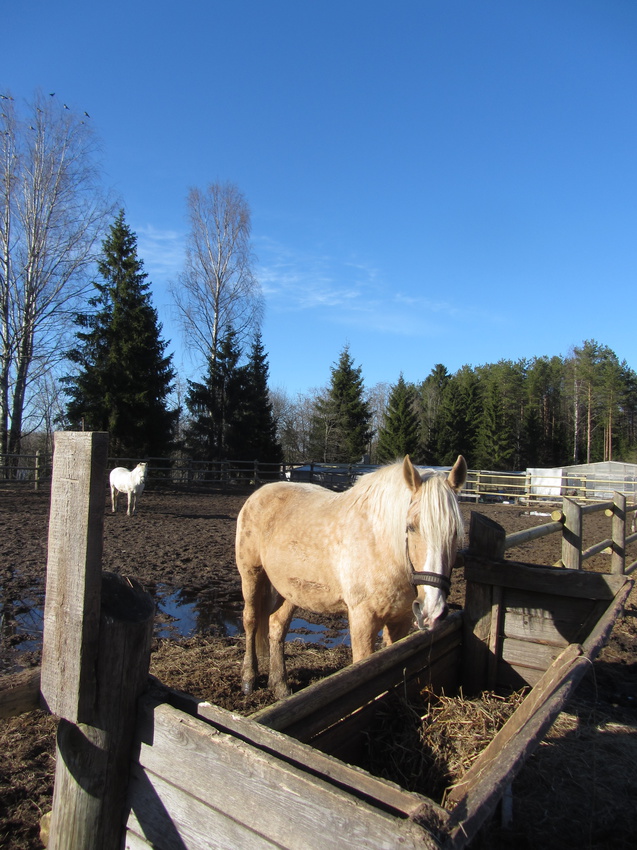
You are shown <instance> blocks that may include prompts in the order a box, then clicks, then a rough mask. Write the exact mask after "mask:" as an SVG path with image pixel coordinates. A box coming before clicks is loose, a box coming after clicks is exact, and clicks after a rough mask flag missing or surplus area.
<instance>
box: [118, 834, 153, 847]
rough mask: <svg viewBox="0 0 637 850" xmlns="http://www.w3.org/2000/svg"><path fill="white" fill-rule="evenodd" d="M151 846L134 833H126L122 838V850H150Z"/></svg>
mask: <svg viewBox="0 0 637 850" xmlns="http://www.w3.org/2000/svg"><path fill="white" fill-rule="evenodd" d="M152 846H153V845H152V844H149V843H148V841H146V840H145V839H144V838H142V837H141V836H139V835H135V833H134V832H126V835H125V836H124V850H152Z"/></svg>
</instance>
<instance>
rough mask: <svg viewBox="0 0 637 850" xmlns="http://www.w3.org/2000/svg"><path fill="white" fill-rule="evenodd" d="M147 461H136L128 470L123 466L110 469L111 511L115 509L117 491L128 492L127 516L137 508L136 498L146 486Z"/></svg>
mask: <svg viewBox="0 0 637 850" xmlns="http://www.w3.org/2000/svg"><path fill="white" fill-rule="evenodd" d="M147 470H148V464H147V463H138V464H137V466H136V467H135V469H133V471H132V472H130V471H129V470H128V469H125V468H124V467H123V466H117V467H115V469H113V470H112V471H111V474H110V483H111V507H112V509H113V513H115V512H116V511H117V493H118V492H119V493H127V494H128V510H127V511H126V513H127V514H128V516H132V515H133V514H134V513H135V510H136V508H137V499H138V498H139V497H140V496H141V494H142V493H143V492H144V487H145V486H146V475H147Z"/></svg>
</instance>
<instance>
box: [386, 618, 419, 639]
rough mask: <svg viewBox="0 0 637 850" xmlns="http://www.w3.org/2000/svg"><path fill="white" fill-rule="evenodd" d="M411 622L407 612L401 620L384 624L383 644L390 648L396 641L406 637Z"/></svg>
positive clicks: (412, 619)
mask: <svg viewBox="0 0 637 850" xmlns="http://www.w3.org/2000/svg"><path fill="white" fill-rule="evenodd" d="M413 622H414V618H413V615H412V614H411V612H409V613H408V614H406V615H405V617H403V619H402V620H397V621H396V620H395V621H394V622H392V623H386V624H385V627H384V628H383V644H384V645H385V646H390V645H391V644H392V643H396V641H397V640H400V639H401V638H404V637H406V635H408V634H409V632H410V631H411V627H412V625H413Z"/></svg>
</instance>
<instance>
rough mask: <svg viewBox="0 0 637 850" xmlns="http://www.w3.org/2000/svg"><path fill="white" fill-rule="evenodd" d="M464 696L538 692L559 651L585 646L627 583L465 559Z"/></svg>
mask: <svg viewBox="0 0 637 850" xmlns="http://www.w3.org/2000/svg"><path fill="white" fill-rule="evenodd" d="M465 579H466V582H467V584H466V602H465V627H464V628H465V645H464V650H463V671H464V672H463V677H462V682H463V689H464V691H465V693H468V694H471V693H475V692H477V691H479V690H481V689H483V688H485V687H487V688H493V689H502V688H504V689H506V688H520V687H522V686H523V685H525V684H526V685H535V684H536V682H538V681H539V679H540V678H541V676H542V674H543V673H544V671H545V670H546V669H547V668H548V667H549V666H550V665H551V663H552V662H553V660H554V659H555V658H556V657H557V656H558V655H559V653H560V652H561V651H562V649H563V648H564V647H566V646H568V645H569V644H570V643H582V642H583V641H584V640H585V639H586V638H587V637H588V635H589V633H590V631H591V629H592V628H593V626H594V625H595V624H596V623H597V622H598V621H599V619H600V617H602V616H603V614H604V612H605V611H606V610H607V609H608V607H609V606H610V605H612V603H613V600H614V599H615V597H616V595H617V594H618V593H620V592H621V590H622V588H623V587H624V584H625V582H626V581H627V579H626V577H625V576H623V575H609V574H602V573H593V572H586V571H583V570H580V571H577V570H566V569H563V568H559V567H543V566H537V565H534V564H521V563H517V562H513V561H504V560H496V559H489V558H486V557H482V556H477V555H472V554H471V553H467V554H465Z"/></svg>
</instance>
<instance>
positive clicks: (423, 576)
mask: <svg viewBox="0 0 637 850" xmlns="http://www.w3.org/2000/svg"><path fill="white" fill-rule="evenodd" d="M405 554H406V555H407V563H408V564H409V567H410V568H411V576H410V579H409V580H410V581H411V583H412V584H413V585H414V587H417V586H418V585H421V584H428V585H431V586H432V587H437V588H438V589H439V590H442V592H443V593H444V595H445V597H447V596H448V595H449V591H450V590H451V579H450V578H448V577H447V576H445V575H442V573H432V572H428V571H426V570H416V569H414V565H413V563H412V561H411V557H410V555H409V528H408V529H407V531H406V532H405Z"/></svg>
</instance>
